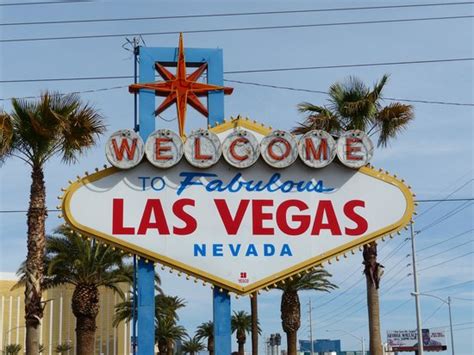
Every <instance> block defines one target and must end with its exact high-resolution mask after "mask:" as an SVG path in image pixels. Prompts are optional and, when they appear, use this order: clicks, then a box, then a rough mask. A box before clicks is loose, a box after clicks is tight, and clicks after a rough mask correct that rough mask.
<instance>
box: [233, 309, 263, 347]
mask: <svg viewBox="0 0 474 355" xmlns="http://www.w3.org/2000/svg"><path fill="white" fill-rule="evenodd" d="M230 324H231V329H232V333H236V336H237V345H238V353H239V355H244V353H245V349H244V347H245V342H246V341H247V333H250V332H251V331H252V316H251V315H250V314H248V313H247V312H245V311H238V312H236V311H234V314H233V315H232V318H231V321H230ZM258 332H259V333H260V327H258Z"/></svg>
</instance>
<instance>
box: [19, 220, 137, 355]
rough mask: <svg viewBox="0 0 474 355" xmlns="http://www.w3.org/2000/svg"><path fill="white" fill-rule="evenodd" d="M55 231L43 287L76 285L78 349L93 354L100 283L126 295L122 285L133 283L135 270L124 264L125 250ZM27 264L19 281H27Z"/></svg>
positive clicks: (74, 303)
mask: <svg viewBox="0 0 474 355" xmlns="http://www.w3.org/2000/svg"><path fill="white" fill-rule="evenodd" d="M55 232H56V234H55V235H54V236H48V237H47V239H46V255H45V262H44V264H45V269H46V275H45V278H44V280H43V284H42V287H43V288H46V289H47V288H53V287H57V286H59V285H63V284H70V285H73V286H74V292H73V294H72V299H71V308H72V312H73V314H74V316H75V317H76V338H77V343H76V352H77V353H78V354H93V353H94V345H95V331H96V328H97V327H96V317H97V314H98V313H99V296H100V295H99V287H106V288H109V289H112V290H113V291H114V292H117V294H118V295H119V296H120V297H122V298H123V297H124V293H123V291H122V289H121V288H120V286H121V285H123V283H127V284H130V283H131V280H132V270H131V267H130V266H126V265H124V264H123V256H122V254H121V253H120V252H119V251H115V250H113V248H112V247H108V246H105V245H103V244H99V243H97V242H96V241H88V240H85V239H83V238H81V237H80V236H79V234H78V233H76V232H74V231H72V230H68V229H67V228H66V227H60V228H58V229H56V231H55ZM25 264H26V263H23V265H22V266H21V267H20V269H19V271H18V274H19V275H21V277H20V281H19V282H18V284H17V285H24V284H25V282H26V278H27V277H26V273H25Z"/></svg>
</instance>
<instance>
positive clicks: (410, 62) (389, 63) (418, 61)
mask: <svg viewBox="0 0 474 355" xmlns="http://www.w3.org/2000/svg"><path fill="white" fill-rule="evenodd" d="M472 60H474V58H448V59H429V60H411V61H400V62H381V63H359V64H336V65H323V66H310V67H293V68H269V69H252V70H234V71H227V72H224V74H253V73H271V72H284V71H301V70H318V69H341V68H360V67H377V66H392V65H409V64H431V63H448V62H465V61H472Z"/></svg>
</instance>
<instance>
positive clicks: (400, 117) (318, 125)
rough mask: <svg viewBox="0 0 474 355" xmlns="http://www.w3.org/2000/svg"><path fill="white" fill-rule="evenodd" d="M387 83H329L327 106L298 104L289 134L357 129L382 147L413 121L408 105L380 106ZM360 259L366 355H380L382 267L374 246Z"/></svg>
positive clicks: (336, 132)
mask: <svg viewBox="0 0 474 355" xmlns="http://www.w3.org/2000/svg"><path fill="white" fill-rule="evenodd" d="M387 81H388V75H384V76H383V77H382V78H381V79H380V81H378V82H377V83H375V85H374V87H373V88H372V89H370V88H369V87H367V86H366V85H365V84H364V83H363V82H362V81H361V80H359V79H357V78H354V77H351V78H349V79H348V80H347V81H346V82H344V83H335V84H333V85H332V86H331V87H330V89H329V105H328V106H317V105H313V104H310V103H307V102H304V103H301V104H300V105H298V109H299V111H300V112H302V113H306V114H308V116H307V117H306V120H305V121H304V122H303V123H302V124H300V125H299V126H298V127H296V128H295V129H294V130H293V132H294V133H296V134H304V133H306V132H308V131H310V130H313V129H322V130H326V131H328V132H330V133H332V134H334V135H338V134H339V133H340V132H341V131H344V130H350V129H359V130H362V131H365V132H366V133H367V134H369V135H371V136H376V137H377V141H378V144H377V145H378V146H379V147H386V146H387V144H388V143H389V142H390V140H392V139H395V138H396V137H397V135H398V134H399V133H400V132H401V131H403V130H404V129H406V128H407V126H408V123H409V122H410V121H411V120H412V119H413V118H414V112H413V107H412V106H411V105H405V104H402V103H400V102H393V103H391V104H389V105H387V106H383V105H382V103H381V101H382V91H383V89H384V87H385V85H386V83H387ZM363 258H364V260H363V264H364V274H365V277H366V283H367V308H368V316H369V331H370V353H371V354H372V355H381V354H382V337H381V333H380V329H381V328H380V310H379V294H378V288H379V284H380V276H381V268H383V266H382V265H381V264H379V263H378V262H377V243H375V242H373V243H370V244H368V245H365V246H364V252H363Z"/></svg>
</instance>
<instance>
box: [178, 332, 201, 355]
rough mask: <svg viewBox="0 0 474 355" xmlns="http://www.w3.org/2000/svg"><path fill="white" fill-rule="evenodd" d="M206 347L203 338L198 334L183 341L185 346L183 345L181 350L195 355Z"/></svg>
mask: <svg viewBox="0 0 474 355" xmlns="http://www.w3.org/2000/svg"><path fill="white" fill-rule="evenodd" d="M204 349H205V347H204V345H203V343H201V339H200V338H199V337H198V336H197V334H196V335H195V336H194V337H192V338H189V339H188V340H185V341H184V342H183V346H182V347H181V350H182V351H183V352H184V353H185V354H190V355H195V354H196V353H198V352H200V351H203V350H204Z"/></svg>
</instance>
